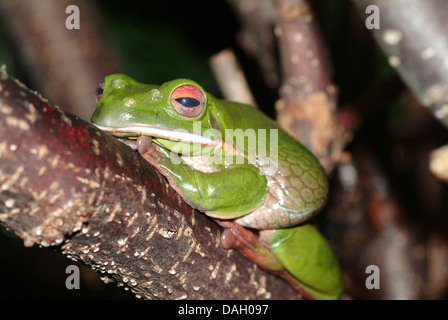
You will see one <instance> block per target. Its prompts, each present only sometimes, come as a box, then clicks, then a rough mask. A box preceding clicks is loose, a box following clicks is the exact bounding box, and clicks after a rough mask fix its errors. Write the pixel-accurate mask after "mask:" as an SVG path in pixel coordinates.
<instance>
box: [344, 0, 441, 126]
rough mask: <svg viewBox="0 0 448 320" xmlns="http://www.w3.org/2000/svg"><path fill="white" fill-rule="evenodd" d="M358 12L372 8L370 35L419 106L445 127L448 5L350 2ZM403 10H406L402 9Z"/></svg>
mask: <svg viewBox="0 0 448 320" xmlns="http://www.w3.org/2000/svg"><path fill="white" fill-rule="evenodd" d="M353 2H354V3H355V5H356V6H357V7H358V9H359V11H360V13H361V14H362V15H363V16H365V17H368V16H367V15H366V12H365V11H366V8H367V6H369V5H375V6H377V7H378V9H379V12H380V16H379V18H380V20H379V21H380V29H372V32H373V35H374V36H375V39H376V40H377V42H378V44H379V45H380V47H381V48H382V49H383V51H384V53H385V54H386V55H387V57H388V60H389V63H390V65H391V66H392V67H394V68H395V69H396V70H397V72H398V73H399V74H400V76H401V77H402V79H403V81H404V82H405V83H406V84H407V85H408V87H409V88H410V89H411V90H412V91H413V93H414V94H415V95H416V97H417V98H418V99H419V101H420V103H421V104H422V105H423V106H425V107H427V108H428V110H429V111H430V112H431V113H432V114H433V115H434V116H435V117H436V118H437V119H438V120H439V121H440V122H441V123H442V124H443V125H445V127H447V126H448V72H447V71H448V39H447V37H446V31H447V30H448V3H447V2H446V1H444V0H432V1H425V0H414V1H406V0H394V1H388V0H373V1H370V0H369V1H366V0H353ZM403 8H406V9H405V10H403Z"/></svg>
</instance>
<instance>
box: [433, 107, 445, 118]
mask: <svg viewBox="0 0 448 320" xmlns="http://www.w3.org/2000/svg"><path fill="white" fill-rule="evenodd" d="M434 115H435V116H436V118H438V119H443V118H445V117H446V116H447V115H448V104H444V105H443V106H442V107H440V108H439V109H437V110H436V112H434Z"/></svg>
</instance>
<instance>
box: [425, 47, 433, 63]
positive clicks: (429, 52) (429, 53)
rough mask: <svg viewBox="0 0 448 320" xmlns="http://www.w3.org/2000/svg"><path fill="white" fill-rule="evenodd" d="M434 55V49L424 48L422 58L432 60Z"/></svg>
mask: <svg viewBox="0 0 448 320" xmlns="http://www.w3.org/2000/svg"><path fill="white" fill-rule="evenodd" d="M435 55H436V49H434V48H433V47H429V48H426V49H425V50H424V51H423V52H422V58H423V59H425V60H429V59H431V58H433V57H434V56H435Z"/></svg>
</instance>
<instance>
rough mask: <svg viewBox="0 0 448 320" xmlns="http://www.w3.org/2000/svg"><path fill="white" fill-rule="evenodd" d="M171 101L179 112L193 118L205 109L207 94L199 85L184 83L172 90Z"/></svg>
mask: <svg viewBox="0 0 448 320" xmlns="http://www.w3.org/2000/svg"><path fill="white" fill-rule="evenodd" d="M170 102H171V105H172V106H173V108H174V110H176V112H177V113H178V114H180V115H182V116H185V117H189V118H193V117H197V116H199V115H200V114H201V113H202V111H204V108H205V95H204V92H202V90H201V89H199V88H198V87H196V86H194V85H191V84H183V85H180V86H178V87H177V88H176V89H174V90H173V92H171V97H170Z"/></svg>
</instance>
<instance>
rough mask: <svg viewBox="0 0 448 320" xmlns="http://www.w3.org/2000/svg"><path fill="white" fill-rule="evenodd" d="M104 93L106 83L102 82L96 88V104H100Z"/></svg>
mask: <svg viewBox="0 0 448 320" xmlns="http://www.w3.org/2000/svg"><path fill="white" fill-rule="evenodd" d="M103 91H104V81H103V82H101V83H100V84H99V85H98V87H97V88H96V103H98V101H100V99H101V97H102V96H103Z"/></svg>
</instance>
